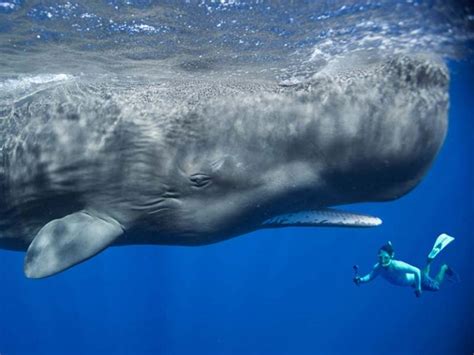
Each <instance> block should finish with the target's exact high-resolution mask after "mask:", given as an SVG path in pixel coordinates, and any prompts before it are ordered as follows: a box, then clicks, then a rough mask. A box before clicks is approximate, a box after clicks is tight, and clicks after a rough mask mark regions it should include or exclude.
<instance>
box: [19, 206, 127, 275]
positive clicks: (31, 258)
mask: <svg viewBox="0 0 474 355" xmlns="http://www.w3.org/2000/svg"><path fill="white" fill-rule="evenodd" d="M122 234H123V229H122V227H121V225H120V224H119V223H118V222H117V221H115V220H113V219H111V218H107V219H103V218H98V217H95V216H93V215H90V214H88V213H86V212H76V213H73V214H70V215H68V216H66V217H64V218H61V219H56V220H53V221H51V222H49V223H48V224H46V225H45V226H44V227H43V228H41V230H40V231H39V232H38V234H37V235H36V237H35V239H33V242H31V244H30V246H29V248H28V251H27V253H26V257H25V266H24V270H25V275H26V276H27V277H28V278H42V277H47V276H51V275H54V274H56V273H58V272H61V271H63V270H65V269H67V268H69V267H71V266H74V265H76V264H78V263H80V262H82V261H84V260H87V259H89V258H91V257H93V256H94V255H96V254H98V253H99V252H101V251H102V250H104V249H105V248H106V247H107V246H109V245H110V244H111V243H112V242H113V241H114V240H115V239H117V238H118V237H119V236H120V235H122Z"/></svg>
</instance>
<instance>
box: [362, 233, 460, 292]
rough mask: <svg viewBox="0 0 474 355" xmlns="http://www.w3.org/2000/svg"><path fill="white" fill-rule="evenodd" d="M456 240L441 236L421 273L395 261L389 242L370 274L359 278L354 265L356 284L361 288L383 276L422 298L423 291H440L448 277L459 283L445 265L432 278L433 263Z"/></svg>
mask: <svg viewBox="0 0 474 355" xmlns="http://www.w3.org/2000/svg"><path fill="white" fill-rule="evenodd" d="M453 240H454V238H453V237H451V236H449V235H447V234H444V233H443V234H441V235H440V236H439V237H438V238H437V239H436V241H435V244H434V246H433V249H432V250H431V252H430V253H429V254H428V259H427V262H426V266H425V268H424V269H423V270H421V271H420V269H419V268H417V267H415V266H412V265H410V264H408V263H405V262H403V261H401V260H395V259H394V256H395V251H394V249H393V246H392V243H391V242H390V241H389V242H388V243H387V244H385V245H383V246H382V247H381V248H380V249H379V252H378V263H377V264H375V265H374V268H373V269H372V271H371V272H370V273H368V274H367V275H365V276H362V277H359V275H358V269H359V268H358V266H357V265H354V271H355V276H354V279H353V281H354V283H355V284H356V285H357V286H359V285H360V284H362V283H366V282H369V281H372V280H373V279H374V278H376V277H377V276H379V275H380V276H382V277H383V278H384V279H386V280H387V281H388V282H390V283H392V284H394V285H397V286H409V287H413V288H414V289H415V295H416V297H420V296H421V293H422V291H438V290H439V289H440V286H441V284H442V283H443V281H444V280H445V278H446V277H447V278H448V279H449V280H451V281H459V276H458V275H457V274H456V272H455V271H454V270H453V269H452V268H450V267H449V266H448V265H446V264H443V265H442V266H441V268H440V270H439V272H438V274H437V275H436V276H435V277H434V278H431V277H430V268H431V263H432V262H433V260H434V259H435V258H436V256H437V255H438V254H439V252H440V251H441V250H443V249H444V248H445V247H446V246H447V245H448V244H449V243H451V242H452V241H453Z"/></svg>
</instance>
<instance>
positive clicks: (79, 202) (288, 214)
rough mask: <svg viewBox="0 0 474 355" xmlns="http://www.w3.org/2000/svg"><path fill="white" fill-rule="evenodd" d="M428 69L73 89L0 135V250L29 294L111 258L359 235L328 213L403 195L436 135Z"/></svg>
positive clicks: (39, 96) (344, 65)
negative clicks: (148, 247) (327, 233)
mask: <svg viewBox="0 0 474 355" xmlns="http://www.w3.org/2000/svg"><path fill="white" fill-rule="evenodd" d="M448 86H449V75H448V71H447V68H446V66H445V65H444V64H443V63H442V62H441V61H440V60H438V59H436V58H431V57H429V56H397V57H393V58H389V59H380V60H367V61H366V62H361V61H358V62H357V63H352V62H351V60H350V59H347V60H345V61H344V60H342V59H341V60H340V61H339V62H336V61H335V62H334V64H331V65H328V66H327V67H325V68H324V69H322V70H321V71H319V72H318V73H316V74H314V75H313V76H312V77H311V78H309V79H307V80H304V81H300V82H297V83H288V82H283V83H276V82H271V81H265V80H247V81H245V80H240V81H239V80H231V79H228V80H219V81H217V80H211V79H208V80H198V79H194V80H184V79H183V80H167V81H165V80H163V81H162V82H158V83H153V84H150V83H146V82H145V81H144V82H131V81H130V80H129V82H120V81H119V80H115V81H114V80H111V81H110V82H104V81H102V80H99V79H94V80H92V79H89V80H86V79H84V78H81V77H75V78H74V77H73V78H71V79H69V80H66V81H63V82H57V83H54V84H51V85H48V86H45V87H41V88H39V89H38V90H36V91H34V92H32V93H30V94H29V95H25V96H23V97H21V98H14V99H13V98H12V102H13V104H12V103H10V111H9V112H8V114H7V115H6V116H5V118H4V119H2V120H0V137H1V138H2V139H1V141H0V142H1V145H0V147H1V151H0V159H1V160H0V248H3V249H9V250H20V251H26V256H25V263H24V271H25V274H26V276H27V277H29V278H42V277H47V276H50V275H54V274H56V273H58V272H61V271H63V270H65V269H67V268H69V267H71V266H73V265H75V264H78V263H80V262H82V261H85V260H87V259H89V258H91V257H92V256H94V255H96V254H97V253H99V252H101V251H102V250H104V249H105V248H107V247H108V246H110V245H130V244H168V245H205V244H209V243H214V242H218V241H221V240H225V239H229V238H231V237H234V236H238V235H241V234H245V233H248V232H251V231H254V230H257V229H261V228H273V227H285V226H341V227H369V226H376V225H378V224H380V223H381V221H380V219H378V218H376V217H371V216H364V215H360V214H356V213H346V212H341V211H338V210H335V209H332V208H331V207H333V206H337V205H341V204H352V203H357V202H362V201H387V200H393V199H396V198H399V197H400V196H402V195H404V194H406V193H407V192H409V191H410V190H411V189H413V188H414V187H415V186H416V185H417V184H418V183H419V182H420V180H421V179H422V177H423V176H424V175H425V173H426V172H427V170H428V169H429V167H430V165H431V164H432V162H433V160H434V159H435V157H436V155H437V153H438V151H439V149H440V147H441V145H442V143H443V141H444V138H445V135H446V131H447V110H448V100H449V99H448Z"/></svg>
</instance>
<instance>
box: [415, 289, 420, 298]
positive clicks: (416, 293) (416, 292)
mask: <svg viewBox="0 0 474 355" xmlns="http://www.w3.org/2000/svg"><path fill="white" fill-rule="evenodd" d="M415 296H416V297H417V298H418V297H421V289H416V290H415Z"/></svg>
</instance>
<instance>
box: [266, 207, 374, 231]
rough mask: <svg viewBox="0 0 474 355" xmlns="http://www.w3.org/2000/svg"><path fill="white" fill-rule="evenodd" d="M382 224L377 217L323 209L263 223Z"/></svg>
mask: <svg viewBox="0 0 474 355" xmlns="http://www.w3.org/2000/svg"><path fill="white" fill-rule="evenodd" d="M380 224H382V220H381V219H380V218H377V217H372V216H367V215H361V214H356V213H349V212H344V211H338V210H334V209H329V208H328V209H323V210H315V211H303V212H296V213H288V214H282V215H279V216H276V217H272V218H270V219H267V220H266V221H264V222H263V227H272V228H273V227H304V226H309V227H326V226H327V227H375V226H379V225H380Z"/></svg>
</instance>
